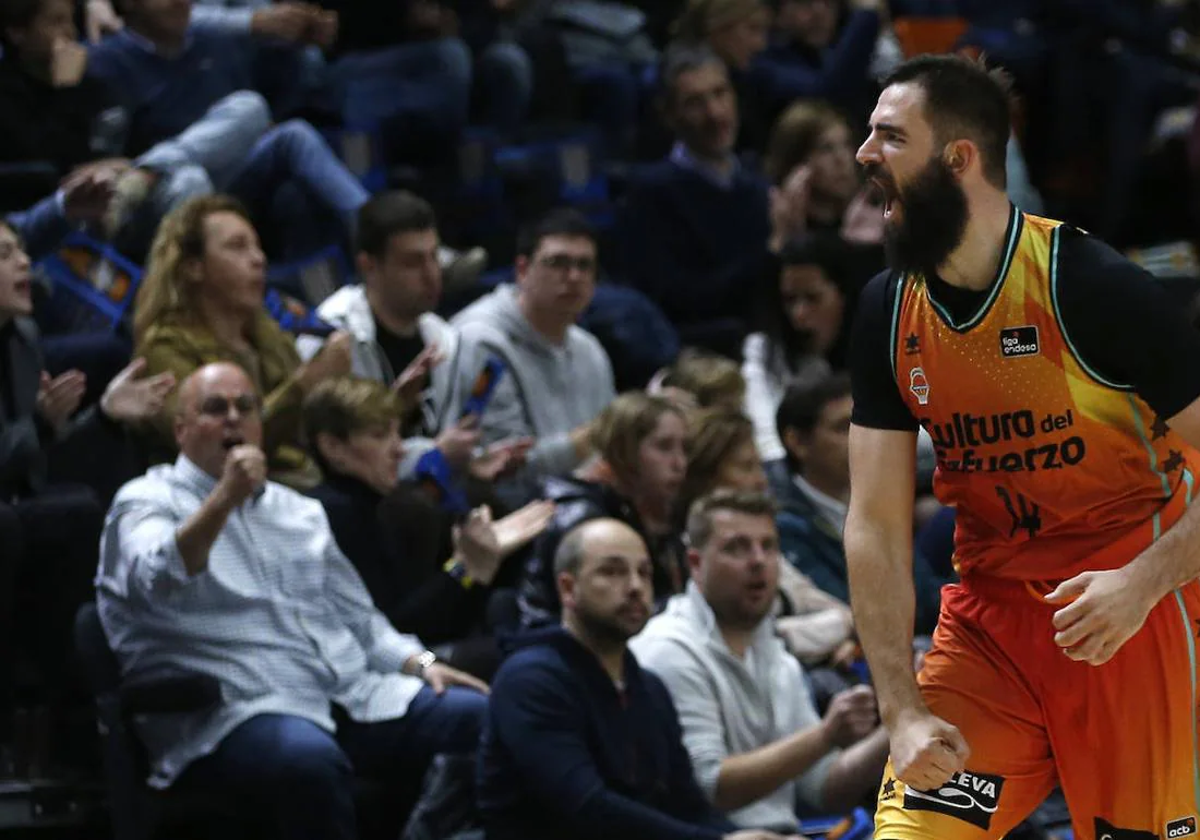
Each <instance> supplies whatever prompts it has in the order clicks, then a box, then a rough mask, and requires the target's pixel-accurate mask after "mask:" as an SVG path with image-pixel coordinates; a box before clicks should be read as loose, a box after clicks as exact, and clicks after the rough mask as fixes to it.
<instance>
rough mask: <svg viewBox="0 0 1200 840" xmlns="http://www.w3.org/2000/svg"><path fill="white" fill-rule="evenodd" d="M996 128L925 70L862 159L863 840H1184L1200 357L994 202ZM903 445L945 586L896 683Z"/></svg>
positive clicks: (934, 69)
mask: <svg viewBox="0 0 1200 840" xmlns="http://www.w3.org/2000/svg"><path fill="white" fill-rule="evenodd" d="M1009 115H1010V103H1009V98H1008V92H1007V86H1006V84H1005V82H1004V79H1003V78H1002V77H1000V76H998V75H996V74H995V73H990V72H988V70H987V69H986V68H985V67H984V66H983V65H982V64H980V63H978V62H976V61H973V60H969V59H965V58H961V57H950V56H937V57H931V56H924V57H920V58H916V59H913V60H912V61H909V62H908V63H906V64H904V65H902V66H900V67H899V68H898V69H897V70H896V71H895V72H894V73H893V74H892V75H891V76H890V77H889V78H888V79H887V80H886V82H885V85H884V89H883V93H882V94H881V95H880V97H879V101H878V104H877V106H876V108H875V111H874V113H873V114H872V116H871V123H870V136H869V137H868V138H867V140H866V142H865V143H864V144H863V145H862V147H861V148H860V149H859V151H858V160H859V162H860V163H862V164H863V165H864V167H865V169H866V175H867V177H868V178H869V180H871V181H872V182H873V183H874V184H875V185H876V186H877V187H878V189H879V190H880V191H881V194H882V196H883V199H884V210H883V212H884V217H885V230H886V237H885V244H886V246H887V251H888V261H889V265H890V270H889V271H888V272H885V273H884V274H882V275H880V276H878V277H876V278H875V279H874V280H872V281H871V283H870V284H869V285H868V286H867V288H866V290H865V291H864V294H863V296H862V301H861V304H860V308H859V312H858V316H857V318H856V324H855V329H854V334H853V335H854V337H853V345H852V368H853V391H854V415H853V424H852V426H851V430H850V470H851V498H850V510H849V516H848V517H847V520H846V529H845V546H846V555H847V561H848V563H849V569H850V581H851V589H852V600H853V604H854V613H855V619H856V622H857V626H858V631H859V634H860V637H861V641H862V644H863V647H864V649H865V652H866V656H867V660H868V662H869V664H870V668H871V673H872V675H873V679H874V682H875V688H876V691H877V692H878V697H879V702H880V710H881V713H882V715H883V721H884V724H885V725H886V727H887V729H888V732H889V734H890V738H891V761H890V764H889V767H888V770H887V771H886V774H885V777H884V782H883V785H882V787H881V789H880V792H879V809H878V812H877V816H876V828H875V836H876V838H878V840H987V839H988V838H999V837H1002V836H1003V835H1004V834H1005V833H1006V832H1008V831H1009V830H1010V829H1012V828H1013V827H1014V826H1015V825H1017V823H1019V822H1020V821H1021V820H1022V819H1024V818H1025V817H1026V816H1027V815H1028V814H1029V813H1030V812H1031V811H1032V810H1033V809H1034V808H1035V807H1036V806H1037V805H1038V804H1039V803H1041V802H1042V800H1043V799H1045V797H1046V796H1047V794H1048V793H1049V792H1050V791H1051V790H1052V789H1053V788H1054V787H1055V786H1056V785H1060V786H1061V787H1062V789H1063V792H1064V793H1065V795H1066V799H1067V804H1068V806H1069V807H1070V810H1071V815H1072V822H1073V826H1074V831H1075V836H1076V837H1077V838H1079V840H1102V838H1103V840H1155V838H1158V840H1186V839H1187V838H1190V837H1193V836H1197V840H1200V835H1198V833H1197V816H1198V815H1200V768H1198V765H1197V702H1198V697H1197V661H1196V645H1197V638H1196V637H1197V631H1198V629H1200V583H1197V577H1200V505H1197V506H1195V507H1194V508H1189V504H1190V503H1191V501H1192V495H1193V492H1194V483H1195V475H1196V468H1197V453H1196V452H1195V450H1194V449H1193V447H1194V446H1196V445H1198V444H1200V333H1197V332H1195V331H1194V330H1193V329H1192V328H1191V327H1190V326H1189V324H1188V323H1187V322H1186V321H1185V318H1184V316H1183V314H1182V313H1180V312H1178V311H1176V310H1175V309H1173V307H1172V306H1171V304H1170V303H1169V302H1168V299H1167V297H1166V296H1165V294H1164V292H1163V291H1162V290H1161V289H1160V288H1159V287H1158V286H1157V284H1156V282H1155V280H1154V279H1153V278H1151V277H1150V276H1148V275H1147V274H1146V273H1145V272H1143V271H1142V270H1141V269H1139V268H1137V267H1135V266H1134V265H1133V264H1131V263H1130V262H1128V261H1127V260H1125V259H1124V258H1123V257H1122V256H1121V255H1119V254H1118V253H1116V252H1115V251H1114V250H1113V249H1111V248H1110V247H1108V246H1107V245H1105V244H1104V243H1103V242H1100V241H1098V240H1097V239H1095V238H1093V237H1091V236H1089V235H1087V234H1086V233H1085V232H1083V231H1081V230H1078V229H1075V228H1072V227H1070V226H1069V225H1066V224H1064V223H1062V222H1058V221H1053V220H1051V219H1045V218H1039V217H1037V216H1032V215H1029V214H1026V213H1022V212H1021V211H1020V210H1019V209H1018V208H1016V207H1014V206H1012V205H1011V204H1010V203H1009V200H1008V198H1007V196H1006V194H1005V144H1006V142H1007V140H1008V137H1009V126H1010V117H1009ZM919 428H924V429H925V430H926V431H927V432H928V433H929V435H930V436H931V437H932V439H933V442H934V445H935V449H936V452H937V458H938V464H937V471H936V474H935V479H934V484H935V493H936V495H937V497H938V498H939V499H940V501H941V502H942V503H943V504H946V505H950V506H953V507H954V508H955V509H956V511H957V519H956V527H955V540H954V542H955V564H956V567H957V569H958V572H959V575H960V580H961V582H960V583H959V584H957V585H954V586H950V587H947V589H946V590H945V592H944V594H943V598H942V613H941V617H940V620H939V624H938V627H937V632H936V634H935V636H934V645H933V649H932V650H931V651H930V653H929V655H928V656H927V657H926V658H925V663H924V666H923V667H922V669H921V671H920V673H919V674H918V675H916V676H915V677H914V675H913V672H912V654H911V650H912V644H911V642H912V631H913V584H912V568H911V567H912V556H911V546H912V524H911V523H912V505H913V482H912V476H913V474H914V445H915V442H916V434H917V430H918V429H919Z"/></svg>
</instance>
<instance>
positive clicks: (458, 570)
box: [442, 557, 475, 589]
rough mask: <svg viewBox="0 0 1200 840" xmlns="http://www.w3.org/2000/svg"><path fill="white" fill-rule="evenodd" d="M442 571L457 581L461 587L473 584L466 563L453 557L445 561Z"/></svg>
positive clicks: (473, 580) (466, 587)
mask: <svg viewBox="0 0 1200 840" xmlns="http://www.w3.org/2000/svg"><path fill="white" fill-rule="evenodd" d="M442 571H444V572H445V573H446V574H448V575H450V577H451V578H453V579H454V580H456V581H458V585H459V586H461V587H462V588H463V589H470V588H471V587H472V586H474V585H475V578H473V577H471V573H470V572H468V571H467V564H466V563H464V562H463V561H461V560H459V559H457V558H455V557H451V558H450V559H449V560H447V561H446V565H444V566H442Z"/></svg>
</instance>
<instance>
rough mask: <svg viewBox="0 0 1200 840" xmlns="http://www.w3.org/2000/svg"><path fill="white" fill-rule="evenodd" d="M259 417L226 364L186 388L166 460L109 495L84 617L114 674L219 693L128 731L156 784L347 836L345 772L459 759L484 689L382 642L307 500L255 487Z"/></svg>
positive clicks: (473, 731)
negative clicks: (176, 452) (203, 685)
mask: <svg viewBox="0 0 1200 840" xmlns="http://www.w3.org/2000/svg"><path fill="white" fill-rule="evenodd" d="M261 405H262V402H261V398H260V396H259V394H258V392H257V391H256V390H255V387H254V385H253V383H252V382H251V380H250V378H249V377H248V376H246V374H245V373H244V372H243V371H242V370H240V369H239V368H238V367H236V366H235V365H232V364H228V363H218V364H212V365H206V366H204V367H202V368H200V369H199V370H197V371H195V372H194V373H193V374H192V375H191V376H189V377H188V379H187V380H186V381H185V382H184V383H183V385H182V386H181V387H180V395H179V402H178V413H177V415H176V421H175V433H176V438H177V440H178V443H179V448H180V456H179V458H178V459H177V460H176V461H175V463H174V464H164V465H161V466H158V467H154V468H152V469H151V470H150V471H149V472H148V473H147V474H146V475H145V476H143V477H141V478H138V479H135V480H134V481H132V482H130V483H129V484H127V485H126V486H125V487H124V488H122V490H121V492H120V493H119V494H118V495H117V498H116V501H115V502H114V503H113V507H112V509H111V510H110V511H109V516H108V520H107V523H106V526H105V531H104V535H103V538H102V541H101V555H100V565H99V571H98V573H97V577H96V593H97V606H98V608H99V611H100V620H101V623H102V624H103V626H104V631H105V634H106V636H107V637H108V641H109V644H110V645H111V646H112V648H113V650H114V652H115V653H116V656H117V660H118V662H119V663H120V667H121V675H122V678H123V679H125V680H136V679H140V678H146V677H150V676H155V675H161V674H163V673H176V674H178V673H191V674H205V675H208V676H210V677H212V678H213V679H215V680H216V681H217V682H218V683H219V685H220V689H221V697H222V699H221V702H220V704H219V705H217V706H216V707H214V708H212V709H209V710H207V711H204V712H199V713H186V714H178V715H164V716H160V717H158V718H156V719H154V720H147V721H146V722H145V723H144V726H142V727H141V735H142V741H143V743H144V744H145V745H146V748H147V750H148V753H149V757H150V760H151V763H152V768H153V770H152V773H153V775H152V777H151V780H150V782H151V784H152V785H154V786H155V787H159V788H165V787H168V786H177V787H178V788H179V789H183V790H203V791H207V792H210V793H215V794H218V795H220V796H222V797H224V798H227V799H228V801H230V802H233V803H245V805H246V807H247V808H250V809H253V810H252V811H251V813H254V814H255V815H258V816H263V817H265V818H266V820H267V822H268V824H269V825H270V827H271V828H272V829H274V831H273V832H272V833H273V834H274V836H277V837H282V838H318V837H319V838H330V837H345V838H353V837H356V836H357V832H356V826H355V814H354V797H353V774H355V773H358V774H362V775H373V776H381V777H389V776H393V777H394V776H395V775H396V773H397V772H398V771H400V770H402V769H409V770H412V769H418V770H419V769H420V768H422V767H423V766H424V764H425V763H426V762H427V761H428V760H429V759H430V758H431V757H432V756H433V754H435V753H441V752H447V753H469V752H471V751H473V750H474V749H475V746H476V744H477V742H478V738H479V732H480V728H481V726H482V723H483V717H484V713H485V710H486V708H487V701H486V698H485V697H484V696H483V694H481V693H479V692H480V691H485V690H486V686H485V685H484V684H483V683H481V682H480V681H478V680H476V679H475V678H473V677H470V676H468V675H466V674H463V673H461V672H459V671H456V670H455V669H453V668H450V667H449V666H447V665H444V664H442V663H440V662H438V661H436V658H435V657H434V656H433V654H431V653H429V652H428V651H426V649H425V646H424V645H423V644H422V642H421V641H420V640H419V639H417V638H416V637H415V636H407V635H402V634H400V633H398V632H397V631H396V630H394V629H393V628H392V626H391V625H390V624H389V623H388V620H387V618H386V617H385V616H384V615H383V614H382V613H381V612H379V610H377V609H376V608H375V607H374V605H373V604H372V603H371V597H370V595H369V594H368V592H367V590H366V588H365V587H364V586H363V584H362V580H361V579H360V578H359V576H358V574H357V573H356V572H355V571H354V567H353V566H352V565H350V562H349V561H348V560H347V559H346V557H345V555H343V554H342V552H341V551H340V550H339V549H338V546H337V543H336V541H335V540H334V537H333V534H332V532H331V531H330V529H329V522H328V520H327V519H326V517H325V513H324V511H323V510H322V509H321V505H320V503H318V502H317V501H315V500H313V499H308V498H306V497H304V496H301V495H300V494H298V493H296V492H295V491H293V490H290V489H289V488H287V487H284V486H282V485H280V484H276V483H274V482H272V481H269V480H267V466H266V456H265V454H264V453H263V451H262V449H261V448H260V447H261V444H262V432H263V423H262V417H261V413H260V407H261ZM335 706H336V708H337V710H338V712H337V714H338V716H339V717H340V718H341V720H339V721H338V722H337V723H335V718H334V714H333V708H334V707H335Z"/></svg>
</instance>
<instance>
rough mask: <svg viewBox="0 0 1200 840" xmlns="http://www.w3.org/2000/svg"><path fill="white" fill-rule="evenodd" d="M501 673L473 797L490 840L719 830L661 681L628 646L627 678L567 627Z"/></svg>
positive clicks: (681, 835) (663, 836)
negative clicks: (620, 684) (616, 675)
mask: <svg viewBox="0 0 1200 840" xmlns="http://www.w3.org/2000/svg"><path fill="white" fill-rule="evenodd" d="M517 644H518V647H519V648H520V649H519V650H517V651H516V652H515V653H513V655H512V656H511V657H510V658H509V659H508V661H506V662H505V663H504V665H502V666H501V667H500V670H499V672H498V673H497V674H496V678H495V680H493V682H492V694H491V698H490V702H489V703H488V717H487V725H486V727H485V730H484V734H483V738H482V741H481V743H480V749H479V779H478V785H477V791H476V799H477V801H478V805H479V812H480V817H481V819H482V822H483V825H484V829H485V831H486V836H487V838H488V840H552V839H553V840H558V839H559V838H566V837H569V838H571V840H612V838H620V840H718V838H720V837H722V836H724V835H725V834H727V833H729V832H731V831H733V830H734V827H733V825H732V824H731V823H729V822H728V821H727V820H726V819H725V818H724V817H722V816H721V815H720V814H718V813H717V812H716V811H714V810H713V808H712V807H711V806H710V805H709V803H708V800H707V799H705V797H704V794H703V793H702V792H701V791H700V788H699V787H697V785H696V780H695V777H694V776H693V773H692V763H691V760H690V759H689V758H688V754H687V751H686V750H685V749H684V748H683V735H682V732H681V730H680V728H679V721H678V718H677V716H676V712H675V706H674V704H673V703H672V702H671V696H670V695H669V694H668V693H667V690H666V688H665V687H664V686H663V684H662V681H661V680H659V678H658V677H657V676H655V675H654V674H652V673H650V672H648V671H643V670H642V669H641V668H640V667H638V664H637V660H636V659H634V657H633V655H632V654H630V653H628V652H626V654H625V673H624V689H623V690H620V691H619V690H618V689H617V686H616V685H615V684H614V683H613V681H612V679H611V678H610V677H609V676H608V674H607V673H606V672H605V671H604V669H603V667H602V666H601V664H600V661H599V660H598V659H597V658H596V656H595V655H594V654H592V653H591V652H590V651H589V650H587V649H586V648H584V647H583V646H582V645H581V644H580V643H579V642H578V641H576V640H575V638H574V637H573V636H571V635H570V634H569V633H568V632H567V631H566V630H564V629H562V628H561V627H554V628H547V629H545V630H541V631H537V632H536V633H531V634H529V635H527V636H524V637H522V638H521V639H520V640H519V641H518V643H517Z"/></svg>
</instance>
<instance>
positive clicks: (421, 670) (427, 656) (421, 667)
mask: <svg viewBox="0 0 1200 840" xmlns="http://www.w3.org/2000/svg"><path fill="white" fill-rule="evenodd" d="M415 661H416V663H417V665H416V668H415V669H414V673H413V676H414V677H420V678H422V679H424V678H425V672H426V671H428V670H429V666H430V665H432V664H433V663H434V662H437V655H436V654H435V653H434V652H433V651H431V650H427V651H424V652H423V653H418V654H417V657H416V660H415Z"/></svg>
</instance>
